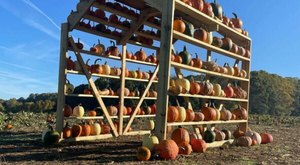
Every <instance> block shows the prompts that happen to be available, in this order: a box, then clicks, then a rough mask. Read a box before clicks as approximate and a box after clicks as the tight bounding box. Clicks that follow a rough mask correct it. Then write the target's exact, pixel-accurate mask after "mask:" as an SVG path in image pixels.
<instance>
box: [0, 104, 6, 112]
mask: <svg viewBox="0 0 300 165" xmlns="http://www.w3.org/2000/svg"><path fill="white" fill-rule="evenodd" d="M4 110H5V108H4V106H3V105H2V103H0V112H1V111H2V112H3V111H4Z"/></svg>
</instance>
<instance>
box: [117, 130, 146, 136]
mask: <svg viewBox="0 0 300 165" xmlns="http://www.w3.org/2000/svg"><path fill="white" fill-rule="evenodd" d="M147 134H151V131H149V130H141V131H131V132H127V133H125V134H123V135H130V136H132V135H147Z"/></svg>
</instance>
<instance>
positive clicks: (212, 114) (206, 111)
mask: <svg viewBox="0 0 300 165" xmlns="http://www.w3.org/2000/svg"><path fill="white" fill-rule="evenodd" d="M200 111H201V113H203V115H204V121H212V120H215V119H216V117H217V113H216V110H215V109H214V108H212V107H209V106H203V107H202V108H201V110H200Z"/></svg>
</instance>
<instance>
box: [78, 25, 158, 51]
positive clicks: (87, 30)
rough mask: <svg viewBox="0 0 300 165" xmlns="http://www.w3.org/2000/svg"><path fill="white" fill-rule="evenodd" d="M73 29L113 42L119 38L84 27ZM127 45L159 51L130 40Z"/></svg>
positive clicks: (154, 47) (153, 47)
mask: <svg viewBox="0 0 300 165" xmlns="http://www.w3.org/2000/svg"><path fill="white" fill-rule="evenodd" d="M75 29H76V30H79V31H83V32H86V33H89V34H93V35H96V36H101V37H105V38H109V39H112V40H115V41H118V40H119V39H120V38H119V37H116V36H113V35H111V34H106V33H102V32H99V31H95V30H91V29H88V28H85V27H81V26H76V27H75ZM127 43H128V44H131V45H137V46H142V47H145V48H149V49H153V50H158V49H159V47H156V46H149V45H146V44H142V43H139V42H135V41H132V40H128V42H127Z"/></svg>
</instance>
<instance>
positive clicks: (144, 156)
mask: <svg viewBox="0 0 300 165" xmlns="http://www.w3.org/2000/svg"><path fill="white" fill-rule="evenodd" d="M136 157H137V159H138V160H140V161H147V160H149V159H150V157H151V151H150V150H149V149H148V148H147V147H145V146H142V147H139V148H138V149H137V154H136Z"/></svg>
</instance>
